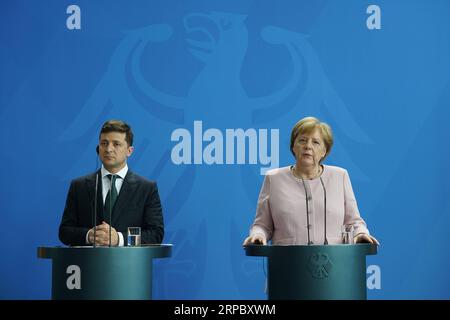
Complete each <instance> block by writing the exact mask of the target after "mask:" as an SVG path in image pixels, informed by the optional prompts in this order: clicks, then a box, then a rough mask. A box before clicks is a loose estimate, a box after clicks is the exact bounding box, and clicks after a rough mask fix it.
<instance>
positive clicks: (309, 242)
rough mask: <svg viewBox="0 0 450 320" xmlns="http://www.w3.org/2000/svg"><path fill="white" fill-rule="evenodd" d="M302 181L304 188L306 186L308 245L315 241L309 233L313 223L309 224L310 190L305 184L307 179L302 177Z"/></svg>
mask: <svg viewBox="0 0 450 320" xmlns="http://www.w3.org/2000/svg"><path fill="white" fill-rule="evenodd" d="M302 183H303V188H305V197H306V224H307V227H306V229H307V230H308V246H309V245H311V244H313V242H312V241H311V237H310V235H309V229H310V227H311V225H310V224H309V206H308V198H309V196H308V191H307V190H306V185H305V180H304V179H303V178H302Z"/></svg>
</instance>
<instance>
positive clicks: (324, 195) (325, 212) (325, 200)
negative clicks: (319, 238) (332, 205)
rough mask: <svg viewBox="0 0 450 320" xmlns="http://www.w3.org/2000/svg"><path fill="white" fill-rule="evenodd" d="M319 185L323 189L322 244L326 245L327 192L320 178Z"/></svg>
mask: <svg viewBox="0 0 450 320" xmlns="http://www.w3.org/2000/svg"><path fill="white" fill-rule="evenodd" d="M320 183H321V184H322V188H323V208H324V209H323V220H324V222H323V229H324V230H323V234H324V238H325V240H324V242H323V244H325V245H326V244H328V239H327V190H326V189H325V184H324V183H323V180H322V177H320Z"/></svg>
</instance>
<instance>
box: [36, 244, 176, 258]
mask: <svg viewBox="0 0 450 320" xmlns="http://www.w3.org/2000/svg"><path fill="white" fill-rule="evenodd" d="M172 247H173V245H172V244H148V245H141V246H139V247H95V248H94V247H93V246H75V247H62V246H61V247H60V246H57V247H38V248H37V256H38V258H43V259H53V258H54V257H56V256H59V255H63V254H71V255H103V254H108V255H123V254H133V255H144V256H147V257H148V258H166V257H170V256H171V255H172Z"/></svg>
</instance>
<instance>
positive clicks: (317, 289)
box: [245, 244, 377, 300]
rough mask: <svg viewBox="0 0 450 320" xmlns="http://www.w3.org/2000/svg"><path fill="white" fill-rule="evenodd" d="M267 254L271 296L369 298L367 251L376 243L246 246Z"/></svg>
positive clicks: (251, 251)
mask: <svg viewBox="0 0 450 320" xmlns="http://www.w3.org/2000/svg"><path fill="white" fill-rule="evenodd" d="M245 252H246V255H247V256H262V257H267V258H268V299H269V300H278V299H286V300H366V299H367V287H366V255H375V254H376V253H377V246H376V245H374V244H352V245H349V244H338V245H310V246H306V245H290V246H276V245H273V246H270V245H269V246H262V245H249V246H246V247H245Z"/></svg>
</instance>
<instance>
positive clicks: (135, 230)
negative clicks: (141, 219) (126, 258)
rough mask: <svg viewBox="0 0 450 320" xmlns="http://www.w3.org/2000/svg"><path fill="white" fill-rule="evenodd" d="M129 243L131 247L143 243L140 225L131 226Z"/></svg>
mask: <svg viewBox="0 0 450 320" xmlns="http://www.w3.org/2000/svg"><path fill="white" fill-rule="evenodd" d="M127 245H128V246H130V247H139V246H140V245H141V228H140V227H129V228H128V241H127Z"/></svg>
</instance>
